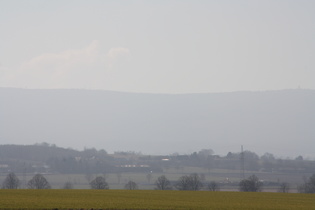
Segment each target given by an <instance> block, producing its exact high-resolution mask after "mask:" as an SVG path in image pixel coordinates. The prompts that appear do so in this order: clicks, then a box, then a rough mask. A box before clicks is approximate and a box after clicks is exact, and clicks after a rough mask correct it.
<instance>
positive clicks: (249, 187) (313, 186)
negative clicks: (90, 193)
mask: <svg viewBox="0 0 315 210" xmlns="http://www.w3.org/2000/svg"><path fill="white" fill-rule="evenodd" d="M20 184H21V182H20V180H19V178H18V177H17V176H16V175H15V173H13V172H11V173H9V174H8V175H7V176H6V178H5V180H4V181H3V183H2V189H18V188H19V187H20ZM89 184H90V187H91V189H104V190H105V189H109V185H108V183H107V182H106V179H105V177H103V176H98V177H96V178H95V179H93V180H92V181H91V182H90V183H89ZM154 184H155V189H156V190H173V189H174V188H175V189H177V190H189V191H198V190H201V189H207V190H210V191H219V190H220V186H219V183H217V182H215V181H211V182H210V183H208V184H207V185H206V186H205V187H206V188H204V184H203V182H202V179H201V177H200V176H199V175H198V174H196V173H193V174H190V175H184V176H181V177H180V178H179V179H178V181H177V182H176V183H175V184H174V185H172V183H171V181H170V180H169V179H167V178H166V176H165V175H162V176H159V177H158V178H157V180H156V181H155V183H154ZM27 187H28V189H51V185H50V184H49V182H48V181H47V179H46V178H45V177H44V176H43V175H42V174H36V175H34V176H33V178H32V179H30V180H29V181H28V182H27ZM262 187H263V182H262V181H261V180H259V178H258V177H257V176H256V175H254V174H253V175H251V176H249V177H248V178H246V179H243V180H241V181H240V183H239V191H242V192H260V191H262ZM124 188H125V189H127V190H136V189H138V185H137V183H135V182H134V181H132V180H129V182H128V183H127V184H125V186H124ZM63 189H73V184H72V183H71V182H66V183H65V184H64V187H63ZM289 189H290V186H289V185H288V184H287V183H280V185H279V188H278V192H282V193H286V192H289ZM298 191H299V192H300V193H315V174H313V175H312V176H311V177H309V178H308V179H305V180H304V183H303V184H302V185H300V186H298Z"/></svg>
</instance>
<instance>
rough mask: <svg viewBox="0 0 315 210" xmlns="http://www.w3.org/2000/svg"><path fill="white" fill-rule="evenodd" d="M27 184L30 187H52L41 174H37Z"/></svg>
mask: <svg viewBox="0 0 315 210" xmlns="http://www.w3.org/2000/svg"><path fill="white" fill-rule="evenodd" d="M27 186H28V188H29V189H50V188H51V186H50V184H49V182H48V181H47V180H46V178H45V177H44V176H43V175H41V174H36V175H35V176H33V178H32V179H31V180H30V181H28V183H27Z"/></svg>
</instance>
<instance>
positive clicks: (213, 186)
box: [208, 181, 220, 191]
mask: <svg viewBox="0 0 315 210" xmlns="http://www.w3.org/2000/svg"><path fill="white" fill-rule="evenodd" d="M208 189H209V190H210V191H219V190H220V186H219V184H218V183H217V182H215V181H211V182H210V183H209V184H208Z"/></svg>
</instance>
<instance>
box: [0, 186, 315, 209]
mask: <svg viewBox="0 0 315 210" xmlns="http://www.w3.org/2000/svg"><path fill="white" fill-rule="evenodd" d="M0 199H1V200H0V209H30V210H31V209H34V210H35V209H59V210H60V209H62V210H63V209H64V210H65V209H92V208H93V209H117V210H120V209H133V210H136V209H141V210H144V209H183V210H184V209H187V210H188V209H234V210H238V209H240V210H246V209H251V210H252V209H264V210H266V209H267V210H268V209H277V210H281V209H283V210H284V209H285V210H288V209H292V210H293V209H294V210H297V209H305V210H306V209H307V210H310V209H315V195H314V194H297V193H265V192H261V193H244V192H209V191H157V190H0Z"/></svg>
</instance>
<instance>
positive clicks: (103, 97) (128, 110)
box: [0, 88, 315, 157]
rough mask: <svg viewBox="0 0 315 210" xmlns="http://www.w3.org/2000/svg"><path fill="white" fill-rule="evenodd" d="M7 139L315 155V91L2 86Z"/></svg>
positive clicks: (2, 127) (1, 129)
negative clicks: (192, 91)
mask: <svg viewBox="0 0 315 210" xmlns="http://www.w3.org/2000/svg"><path fill="white" fill-rule="evenodd" d="M0 94H1V95H0V99H1V100H2V101H1V103H0V107H1V108H0V116H1V118H0V142H1V143H6V144H7V143H14V144H16V143H18V144H34V143H36V142H49V143H53V144H57V145H61V146H62V147H65V148H67V147H70V148H74V147H75V148H77V149H78V148H80V149H83V148H84V147H87V148H104V149H105V148H106V151H108V152H110V153H111V152H114V151H136V152H139V151H141V152H142V153H143V154H172V153H174V152H178V153H181V154H190V153H191V152H194V151H199V150H201V149H213V150H214V152H215V153H216V154H220V155H221V154H226V153H227V152H229V151H239V148H240V146H241V145H244V146H245V149H247V150H249V151H255V152H256V153H257V154H260V155H261V154H263V153H265V152H270V153H273V154H277V155H279V156H281V157H287V156H290V157H296V156H298V155H303V156H304V155H305V156H309V157H315V156H314V152H313V150H312V149H311V148H313V146H314V138H315V131H314V129H313V125H314V124H315V112H314V107H315V91H314V90H305V89H287V90H274V91H255V92H254V91H239V92H225V93H196V94H154V93H152V94H150V93H130V92H117V91H107V90H86V89H83V90H82V89H22V88H0Z"/></svg>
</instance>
